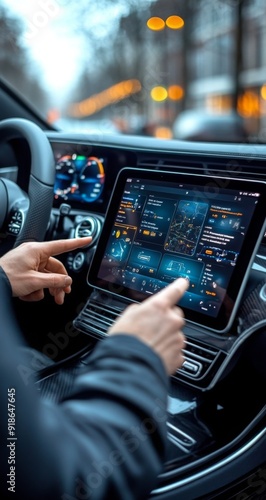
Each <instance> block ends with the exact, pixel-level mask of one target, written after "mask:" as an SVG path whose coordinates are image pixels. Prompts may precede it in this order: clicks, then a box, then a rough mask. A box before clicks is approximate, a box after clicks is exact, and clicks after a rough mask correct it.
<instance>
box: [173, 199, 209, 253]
mask: <svg viewBox="0 0 266 500" xmlns="http://www.w3.org/2000/svg"><path fill="white" fill-rule="evenodd" d="M207 210H208V204H207V203H199V202H195V201H186V200H180V202H179V203H178V206H177V209H176V213H175V215H174V218H173V220H172V223H171V226H170V230H169V234H168V238H167V240H166V242H165V246H164V248H165V250H167V251H169V252H177V253H182V254H186V255H193V254H194V253H195V249H196V245H197V243H198V240H199V237H200V232H201V229H202V225H203V223H204V219H205V216H206V213H207Z"/></svg>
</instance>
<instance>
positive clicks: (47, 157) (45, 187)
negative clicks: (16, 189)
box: [0, 118, 55, 247]
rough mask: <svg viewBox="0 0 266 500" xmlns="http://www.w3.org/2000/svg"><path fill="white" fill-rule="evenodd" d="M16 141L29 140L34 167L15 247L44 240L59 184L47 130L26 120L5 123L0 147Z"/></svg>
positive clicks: (1, 132) (0, 130)
mask: <svg viewBox="0 0 266 500" xmlns="http://www.w3.org/2000/svg"><path fill="white" fill-rule="evenodd" d="M15 138H23V139H25V140H26V142H27V144H28V146H29V149H30V155H31V165H30V175H29V184H28V190H27V194H28V197H29V209H28V211H27V214H26V217H25V221H24V223H23V225H22V228H21V231H20V233H19V235H18V236H17V238H16V240H15V243H14V245H13V246H14V247H16V246H18V245H20V244H21V243H24V242H26V241H43V240H44V238H45V235H46V231H47V227H48V224H49V220H50V214H51V210H52V206H53V197H54V182H55V159H54V155H53V150H52V147H51V144H50V142H49V140H48V138H47V136H46V135H45V133H44V132H43V130H42V129H41V128H40V127H39V126H38V125H36V124H35V123H33V122H31V121H29V120H26V119H23V118H9V119H6V120H2V121H1V122H0V144H1V143H3V142H7V141H10V140H12V139H15ZM0 174H1V170H0ZM9 182H10V181H9Z"/></svg>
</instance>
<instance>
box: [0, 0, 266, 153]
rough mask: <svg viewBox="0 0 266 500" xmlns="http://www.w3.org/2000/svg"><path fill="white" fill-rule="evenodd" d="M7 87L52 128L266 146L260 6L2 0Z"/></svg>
mask: <svg viewBox="0 0 266 500" xmlns="http://www.w3.org/2000/svg"><path fill="white" fill-rule="evenodd" d="M0 23H1V35H0V43H1V52H0V54H1V57H0V65H1V66H0V69H1V77H2V78H3V79H4V80H5V81H7V82H9V83H10V84H11V85H12V87H13V88H15V89H16V91H18V92H19V93H20V94H22V96H23V97H24V98H25V99H27V100H28V101H29V102H30V104H31V105H32V106H34V108H35V109H36V110H37V111H38V112H39V113H40V114H41V115H42V117H44V118H45V119H46V121H47V122H48V123H51V124H52V125H53V126H55V127H57V128H58V129H61V130H66V131H75V132H76V131H82V132H86V131H90V130H102V131H103V132H110V133H118V134H134V135H145V136H154V137H160V138H167V139H171V138H176V139H181V140H187V139H189V140H198V141H200V140H207V141H218V142H252V143H265V142H266V51H265V50H264V46H265V41H266V2H265V0H252V1H250V0H141V1H140V0H97V2H91V1H88V0H79V1H78V2H77V1H76V0H39V1H36V0H27V1H26V2H21V0H1V1H0Z"/></svg>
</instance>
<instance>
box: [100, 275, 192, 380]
mask: <svg viewBox="0 0 266 500" xmlns="http://www.w3.org/2000/svg"><path fill="white" fill-rule="evenodd" d="M187 288H188V280H186V279H184V278H179V279H177V280H176V281H174V282H173V283H171V284H170V285H168V286H167V287H166V288H164V289H163V290H161V291H160V292H158V293H156V294H155V295H153V296H151V297H149V298H148V299H146V300H145V301H144V302H142V303H141V304H133V305H130V306H129V307H128V308H127V309H126V310H125V312H124V313H123V314H122V315H121V316H120V318H118V320H117V321H116V322H115V323H114V325H113V326H112V327H111V328H110V329H109V331H108V333H109V335H113V334H119V333H124V334H125V333H126V334H131V335H135V336H136V337H138V338H139V339H140V340H142V341H143V342H145V343H146V344H148V345H149V346H150V347H152V348H153V349H154V350H155V351H156V352H157V354H159V356H160V357H161V358H162V361H163V363H164V365H165V368H166V370H167V372H168V374H172V373H174V372H175V371H176V370H177V369H178V368H180V366H181V365H182V364H183V361H184V358H183V354H182V349H183V348H184V346H185V337H184V334H183V332H182V328H183V326H184V324H185V320H184V313H183V311H182V309H180V308H179V307H177V306H176V303H177V302H178V301H179V300H180V298H181V297H182V295H183V294H184V293H185V291H186V290H187Z"/></svg>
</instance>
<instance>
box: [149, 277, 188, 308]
mask: <svg viewBox="0 0 266 500" xmlns="http://www.w3.org/2000/svg"><path fill="white" fill-rule="evenodd" d="M188 287H189V280H188V279H186V278H178V279H176V280H175V281H173V282H172V283H170V284H169V285H167V286H166V287H165V288H163V290H160V291H159V292H158V293H156V294H155V295H153V296H152V297H150V300H153V301H154V302H157V301H158V302H160V304H162V303H163V304H164V305H165V306H168V307H173V306H174V305H176V303H177V302H178V301H179V300H180V299H181V297H183V295H184V293H185V291H186V290H187V289H188Z"/></svg>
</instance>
